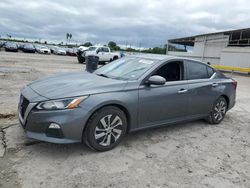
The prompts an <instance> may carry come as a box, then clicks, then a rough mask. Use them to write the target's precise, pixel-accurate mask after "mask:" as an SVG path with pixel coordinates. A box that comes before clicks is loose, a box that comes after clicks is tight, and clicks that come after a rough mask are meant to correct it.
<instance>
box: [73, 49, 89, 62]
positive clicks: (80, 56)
mask: <svg viewBox="0 0 250 188" xmlns="http://www.w3.org/2000/svg"><path fill="white" fill-rule="evenodd" d="M88 49H89V48H88V47H85V46H80V47H79V48H78V50H77V52H76V55H77V60H78V63H84V62H85V57H84V54H83V53H84V52H85V51H87V50H88Z"/></svg>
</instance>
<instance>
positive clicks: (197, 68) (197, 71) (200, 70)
mask: <svg viewBox="0 0 250 188" xmlns="http://www.w3.org/2000/svg"><path fill="white" fill-rule="evenodd" d="M187 65H188V66H187V72H188V79H189V80H194V79H206V78H209V76H208V69H207V67H208V66H206V65H203V64H201V63H196V62H192V61H188V62H187Z"/></svg>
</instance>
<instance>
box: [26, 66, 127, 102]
mask: <svg viewBox="0 0 250 188" xmlns="http://www.w3.org/2000/svg"><path fill="white" fill-rule="evenodd" d="M126 84H127V81H123V80H115V79H110V78H105V77H101V76H98V75H96V74H91V73H88V72H86V71H82V72H71V73H63V74H58V75H54V76H49V77H45V78H42V79H39V80H36V81H34V82H32V83H30V84H29V85H28V86H29V87H30V88H31V89H32V90H33V91H35V92H36V93H38V94H39V95H41V96H43V97H46V98H48V99H59V98H67V97H74V96H81V95H89V94H97V93H104V92H114V91H121V90H122V89H123V88H124V86H125V85H126Z"/></svg>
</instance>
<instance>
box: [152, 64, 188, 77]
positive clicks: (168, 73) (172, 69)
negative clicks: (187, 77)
mask: <svg viewBox="0 0 250 188" xmlns="http://www.w3.org/2000/svg"><path fill="white" fill-rule="evenodd" d="M183 70H184V69H183V62H182V61H173V62H169V63H167V64H165V65H163V66H162V67H161V68H160V69H158V70H157V71H156V72H155V74H154V75H159V76H162V77H163V78H165V79H166V81H167V82H172V81H179V80H183Z"/></svg>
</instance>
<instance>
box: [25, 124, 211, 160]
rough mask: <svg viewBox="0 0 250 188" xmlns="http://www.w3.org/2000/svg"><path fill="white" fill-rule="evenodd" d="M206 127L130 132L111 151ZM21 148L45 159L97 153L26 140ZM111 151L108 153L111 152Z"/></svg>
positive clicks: (80, 147)
mask: <svg viewBox="0 0 250 188" xmlns="http://www.w3.org/2000/svg"><path fill="white" fill-rule="evenodd" d="M207 126H211V125H209V124H208V123H206V122H205V121H203V120H198V121H193V122H189V123H178V124H172V125H165V126H161V127H157V128H150V129H146V130H140V131H136V132H132V133H129V134H127V135H126V136H125V137H124V138H123V140H122V142H121V143H120V144H119V145H118V146H117V147H116V148H114V149H113V150H116V151H118V150H123V152H126V150H130V149H133V147H140V145H141V147H144V148H145V145H146V148H147V146H150V145H152V144H155V143H158V142H167V141H168V139H171V138H173V137H175V138H176V137H180V138H181V137H186V136H187V135H190V134H191V133H192V132H194V131H198V130H200V129H204V128H206V127H207ZM24 136H25V135H24ZM25 137H26V136H25ZM21 147H22V149H24V150H26V149H28V150H30V151H29V152H32V153H37V154H39V155H40V156H44V157H46V158H48V157H49V158H50V157H51V158H55V156H65V155H69V154H77V155H91V154H95V153H97V152H96V151H93V150H91V149H89V148H88V147H87V146H86V145H85V144H82V143H75V144H53V143H46V142H42V141H36V140H33V139H26V138H25V141H24V142H23V143H22V146H21ZM113 150H111V151H108V152H112V151H113ZM105 153H107V152H105Z"/></svg>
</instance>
